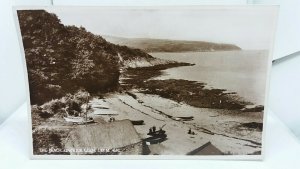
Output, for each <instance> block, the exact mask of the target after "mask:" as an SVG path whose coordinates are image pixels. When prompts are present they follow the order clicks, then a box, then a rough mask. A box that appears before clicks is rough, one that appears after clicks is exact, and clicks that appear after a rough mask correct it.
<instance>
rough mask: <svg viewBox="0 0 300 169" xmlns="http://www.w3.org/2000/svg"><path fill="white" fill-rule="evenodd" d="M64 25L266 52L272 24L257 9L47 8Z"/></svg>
mask: <svg viewBox="0 0 300 169" xmlns="http://www.w3.org/2000/svg"><path fill="white" fill-rule="evenodd" d="M47 11H49V12H52V13H55V14H56V15H57V16H58V17H59V19H61V21H62V23H63V24H65V25H76V26H83V27H85V28H86V29H87V30H88V31H91V32H92V33H95V34H99V35H112V36H119V37H132V38H160V39H177V40H201V41H210V42H218V43H231V44H236V45H238V46H239V47H241V48H243V49H269V47H270V43H271V37H272V35H273V32H274V25H275V24H274V23H275V22H276V19H275V16H276V12H275V10H274V8H271V7H258V8H240V9H239V8H231V9H230V8H224V7H223V8H219V9H217V8H213V9H212V8H208V7H206V8H198V7H194V8H181V9H180V8H173V9H171V8H164V9H163V8H158V9H141V8H140V9H133V8H132V9H129V8H127V9H126V8H74V7H73V8H66V7H64V8H48V9H47Z"/></svg>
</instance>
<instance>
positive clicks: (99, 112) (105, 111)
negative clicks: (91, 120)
mask: <svg viewBox="0 0 300 169" xmlns="http://www.w3.org/2000/svg"><path fill="white" fill-rule="evenodd" d="M118 114H119V112H117V111H113V110H108V109H97V110H95V111H94V115H108V116H113V115H115V116H116V115H118Z"/></svg>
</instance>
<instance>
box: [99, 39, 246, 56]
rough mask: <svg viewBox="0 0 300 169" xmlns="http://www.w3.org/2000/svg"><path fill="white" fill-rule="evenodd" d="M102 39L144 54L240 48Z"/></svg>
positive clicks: (235, 47)
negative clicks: (139, 50) (140, 50)
mask: <svg viewBox="0 0 300 169" xmlns="http://www.w3.org/2000/svg"><path fill="white" fill-rule="evenodd" d="M104 38H105V39H106V40H107V41H109V42H111V43H115V44H119V45H126V46H129V47H132V48H138V49H142V50H144V51H146V52H191V51H197V52H207V51H209V52H210V51H229V50H241V48H240V47H238V46H236V45H232V44H221V43H212V42H204V41H185V40H169V39H149V38H122V37H114V36H104Z"/></svg>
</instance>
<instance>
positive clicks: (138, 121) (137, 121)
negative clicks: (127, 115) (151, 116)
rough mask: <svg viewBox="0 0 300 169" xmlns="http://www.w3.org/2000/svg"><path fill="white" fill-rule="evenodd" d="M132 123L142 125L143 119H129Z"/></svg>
mask: <svg viewBox="0 0 300 169" xmlns="http://www.w3.org/2000/svg"><path fill="white" fill-rule="evenodd" d="M130 121H131V123H132V124H133V125H144V124H145V123H144V120H130Z"/></svg>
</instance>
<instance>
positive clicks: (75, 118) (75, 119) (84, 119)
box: [64, 116, 94, 124]
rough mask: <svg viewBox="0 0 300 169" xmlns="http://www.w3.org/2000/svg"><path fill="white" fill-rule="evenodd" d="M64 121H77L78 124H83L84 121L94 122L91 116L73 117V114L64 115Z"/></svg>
mask: <svg viewBox="0 0 300 169" xmlns="http://www.w3.org/2000/svg"><path fill="white" fill-rule="evenodd" d="M64 119H65V120H66V122H71V123H78V124H84V123H92V122H94V119H93V118H87V119H86V118H84V117H74V116H66V117H64Z"/></svg>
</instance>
